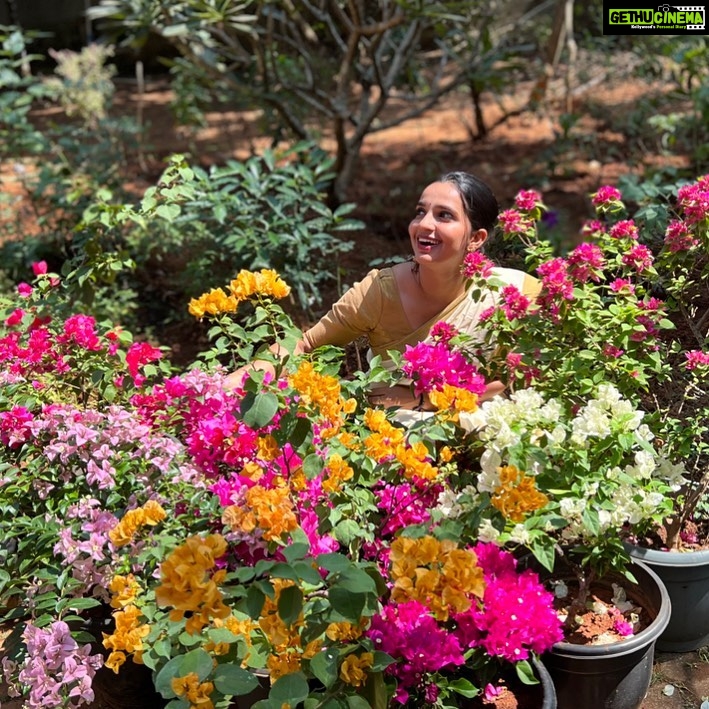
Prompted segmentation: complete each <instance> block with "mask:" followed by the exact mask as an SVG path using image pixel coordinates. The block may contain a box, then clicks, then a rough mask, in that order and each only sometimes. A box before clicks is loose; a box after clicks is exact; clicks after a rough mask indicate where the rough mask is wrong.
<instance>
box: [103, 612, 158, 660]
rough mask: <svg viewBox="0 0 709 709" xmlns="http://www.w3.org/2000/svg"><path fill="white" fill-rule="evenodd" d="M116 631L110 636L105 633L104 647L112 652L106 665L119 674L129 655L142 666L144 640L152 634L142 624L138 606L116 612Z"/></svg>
mask: <svg viewBox="0 0 709 709" xmlns="http://www.w3.org/2000/svg"><path fill="white" fill-rule="evenodd" d="M113 619H114V621H115V626H116V627H115V629H114V631H113V633H111V634H110V635H109V634H107V633H103V646H104V647H105V648H106V649H107V650H112V651H113V652H111V654H110V655H109V658H108V660H109V661H107V662H106V664H107V665H108V666H109V667H110V668H111V669H112V670H113V671H114V672H115V673H118V669H119V668H120V666H121V665H122V664H123V663H124V662H125V661H126V657H127V655H129V654H132V655H133V661H134V662H136V663H138V664H141V663H142V655H143V638H145V637H146V636H147V635H148V634H149V633H150V626H149V625H148V624H147V623H142V622H141V621H142V614H141V612H140V610H139V609H138V608H137V607H136V606H126V607H125V608H123V609H122V610H118V611H116V612H114V614H113Z"/></svg>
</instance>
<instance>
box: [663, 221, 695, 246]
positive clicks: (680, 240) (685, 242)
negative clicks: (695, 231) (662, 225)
mask: <svg viewBox="0 0 709 709" xmlns="http://www.w3.org/2000/svg"><path fill="white" fill-rule="evenodd" d="M697 244H699V240H698V239H696V238H695V237H694V236H693V235H692V234H691V233H690V232H689V227H688V226H687V223H686V222H684V221H681V220H679V219H673V220H672V221H671V222H670V223H669V224H668V225H667V229H666V230H665V246H666V247H667V249H668V250H669V251H670V253H673V254H676V253H678V252H679V251H689V250H690V249H691V248H692V247H694V246H696V245H697Z"/></svg>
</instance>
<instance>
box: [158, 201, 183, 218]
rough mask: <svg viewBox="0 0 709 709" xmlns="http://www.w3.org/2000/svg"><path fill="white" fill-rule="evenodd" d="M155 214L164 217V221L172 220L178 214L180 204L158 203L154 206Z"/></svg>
mask: <svg viewBox="0 0 709 709" xmlns="http://www.w3.org/2000/svg"><path fill="white" fill-rule="evenodd" d="M155 214H157V215H158V216H159V217H162V218H163V219H165V221H168V222H172V221H174V220H175V219H177V217H178V216H180V205H179V204H160V205H158V206H157V207H156V208H155Z"/></svg>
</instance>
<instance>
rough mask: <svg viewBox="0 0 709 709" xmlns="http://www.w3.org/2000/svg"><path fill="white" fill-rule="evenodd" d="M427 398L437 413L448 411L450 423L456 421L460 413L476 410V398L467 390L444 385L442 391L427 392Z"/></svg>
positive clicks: (475, 395)
mask: <svg viewBox="0 0 709 709" xmlns="http://www.w3.org/2000/svg"><path fill="white" fill-rule="evenodd" d="M428 398H429V399H430V401H431V403H432V404H433V405H434V406H435V407H436V408H437V409H438V410H439V411H449V412H450V414H449V415H448V418H449V419H450V420H451V421H457V420H458V414H459V413H460V412H461V411H465V412H467V413H473V412H474V411H476V410H477V408H478V396H477V394H473V392H471V391H468V390H467V389H461V388H460V387H454V386H451V385H450V384H444V385H443V389H441V390H436V389H434V390H433V391H431V392H429V394H428Z"/></svg>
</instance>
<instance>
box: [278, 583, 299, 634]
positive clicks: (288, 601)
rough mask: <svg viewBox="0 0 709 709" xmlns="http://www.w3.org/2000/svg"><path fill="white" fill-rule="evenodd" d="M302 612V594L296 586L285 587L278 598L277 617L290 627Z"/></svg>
mask: <svg viewBox="0 0 709 709" xmlns="http://www.w3.org/2000/svg"><path fill="white" fill-rule="evenodd" d="M302 610H303V592H302V591H301V590H300V589H299V588H298V587H297V586H286V587H285V588H284V589H282V590H281V593H280V594H279V596H278V615H279V616H280V618H281V620H282V621H283V622H284V623H285V624H286V625H287V626H291V625H293V623H295V621H296V620H298V616H299V615H300V613H301V611H302Z"/></svg>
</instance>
